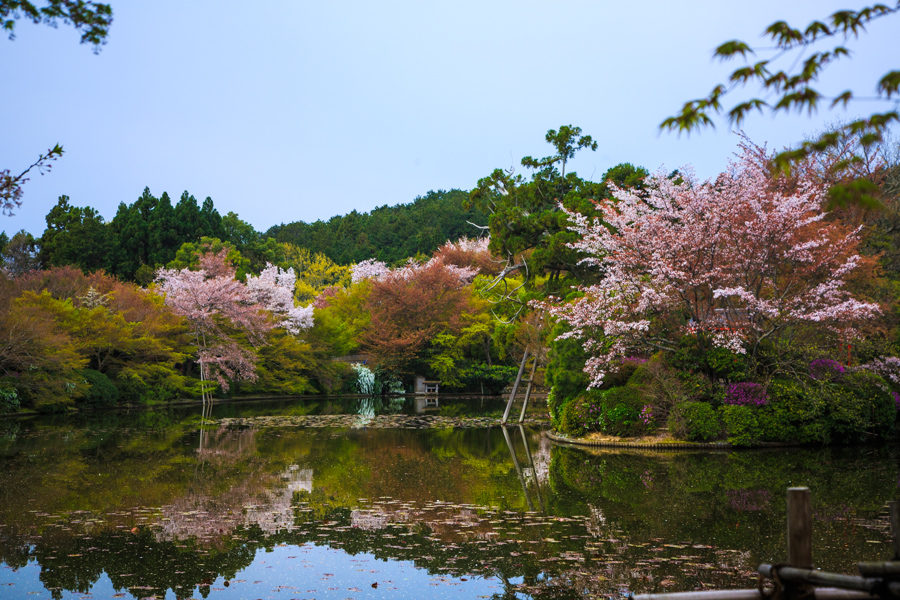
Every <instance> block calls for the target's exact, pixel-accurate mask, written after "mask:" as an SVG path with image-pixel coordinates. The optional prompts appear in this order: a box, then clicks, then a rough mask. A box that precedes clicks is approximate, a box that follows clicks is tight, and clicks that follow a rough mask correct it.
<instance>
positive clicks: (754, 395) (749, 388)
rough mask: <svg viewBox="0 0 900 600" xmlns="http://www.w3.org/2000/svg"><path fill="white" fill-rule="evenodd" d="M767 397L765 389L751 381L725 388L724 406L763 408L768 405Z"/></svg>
mask: <svg viewBox="0 0 900 600" xmlns="http://www.w3.org/2000/svg"><path fill="white" fill-rule="evenodd" d="M768 402H769V396H768V394H766V388H764V387H763V386H761V385H760V384H758V383H753V382H752V381H744V382H742V383H732V384H731V385H729V386H727V387H726V388H725V400H723V403H724V404H728V405H731V406H764V405H766V404H768Z"/></svg>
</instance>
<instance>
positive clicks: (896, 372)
mask: <svg viewBox="0 0 900 600" xmlns="http://www.w3.org/2000/svg"><path fill="white" fill-rule="evenodd" d="M856 368H857V369H859V370H863V371H869V372H871V373H875V374H876V375H878V376H879V377H881V378H882V379H884V380H885V381H889V382H891V383H893V384H894V385H900V358H897V357H896V356H882V357H881V358H876V359H874V360H872V361H870V362H868V363H866V364H864V365H860V366H859V367H856Z"/></svg>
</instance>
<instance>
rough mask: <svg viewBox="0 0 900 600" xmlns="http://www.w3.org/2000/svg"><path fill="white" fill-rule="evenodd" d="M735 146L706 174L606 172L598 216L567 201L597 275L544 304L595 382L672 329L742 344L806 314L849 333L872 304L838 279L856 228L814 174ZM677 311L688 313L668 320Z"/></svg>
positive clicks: (660, 345) (845, 269)
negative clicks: (576, 292)
mask: <svg viewBox="0 0 900 600" xmlns="http://www.w3.org/2000/svg"><path fill="white" fill-rule="evenodd" d="M741 147H742V150H743V152H742V154H741V155H740V156H739V157H738V160H736V161H734V162H732V163H731V164H730V167H729V170H728V171H727V172H726V173H723V174H721V175H720V176H719V177H718V178H716V179H715V180H713V181H706V182H699V181H696V179H695V177H694V175H693V173H692V171H691V170H690V169H686V170H684V171H682V172H681V173H680V176H679V177H678V178H674V177H669V176H668V174H667V173H666V172H665V171H660V172H659V173H657V175H656V176H655V177H652V178H650V179H649V181H648V182H646V185H645V188H644V190H645V191H633V190H623V189H618V188H616V187H615V186H614V185H612V184H610V187H611V188H612V190H613V196H614V197H615V201H614V202H609V203H607V204H598V210H599V212H600V214H601V216H600V217H599V218H592V217H588V216H585V215H582V214H579V213H575V212H568V211H567V214H568V216H569V219H570V221H571V223H572V225H571V227H570V229H571V230H572V231H575V232H576V233H578V234H579V236H580V239H579V240H578V241H577V242H575V243H573V244H571V247H573V248H575V249H577V250H580V251H581V252H583V253H584V255H585V258H584V259H583V260H582V263H583V264H589V265H594V266H595V267H596V268H597V269H598V271H599V272H600V273H602V274H603V277H602V279H601V280H600V282H599V283H597V284H595V285H591V286H586V287H583V288H582V290H583V292H584V297H582V298H580V299H578V300H576V301H574V302H572V303H570V304H561V303H558V302H554V301H550V302H548V303H546V307H547V308H548V309H549V312H550V313H551V315H553V316H554V317H556V318H557V319H559V320H561V321H564V322H566V323H567V324H569V326H570V327H571V331H570V332H569V333H568V334H565V335H564V337H574V338H579V339H582V340H583V341H584V347H585V349H586V350H587V351H588V352H589V353H590V354H591V358H590V359H589V360H588V363H587V365H586V368H585V371H586V372H587V373H588V374H589V375H590V376H591V385H592V387H596V386H597V385H599V384H600V383H601V381H602V380H603V377H604V375H605V373H606V372H608V371H611V370H612V369H613V368H614V366H615V365H616V363H617V360H618V359H619V358H620V357H622V356H627V355H628V354H630V353H632V352H634V351H638V352H640V353H643V352H647V351H657V350H660V349H666V348H671V347H672V341H673V338H672V336H673V335H704V336H707V337H708V339H709V340H710V341H711V342H712V343H713V344H714V345H716V346H719V347H722V348H727V349H728V350H730V351H732V352H736V353H744V352H746V351H747V350H748V349H752V348H754V346H755V345H756V344H758V343H759V341H760V340H762V339H765V338H771V337H775V336H777V335H778V334H779V333H780V332H782V331H784V330H786V329H787V328H789V327H793V326H797V325H803V324H816V325H823V326H825V327H827V328H831V329H832V330H834V331H840V332H841V333H842V334H843V335H845V336H852V335H855V334H856V330H855V329H854V325H855V324H856V323H858V322H860V321H861V320H863V319H866V318H869V317H872V316H875V315H877V314H879V312H880V311H879V308H878V306H877V305H875V304H872V303H867V302H862V301H859V300H857V299H855V298H853V297H852V296H851V295H850V293H849V292H848V291H847V290H846V289H845V285H844V284H845V278H846V277H847V275H848V274H849V273H850V272H851V271H853V269H855V268H856V267H857V265H858V264H859V261H860V257H859V255H857V254H856V253H855V249H856V246H857V243H858V230H857V231H854V232H850V233H847V232H845V231H842V230H840V229H839V226H838V225H836V224H834V223H831V222H829V221H825V220H824V217H825V212H823V210H822V201H823V198H824V190H823V189H822V187H821V186H820V185H818V184H817V183H816V182H815V181H813V180H812V179H811V178H806V179H804V177H807V176H805V175H801V176H800V178H799V181H797V182H796V185H794V186H793V187H790V188H788V187H787V186H779V185H776V184H775V183H773V181H772V179H771V178H770V175H769V171H768V167H767V165H768V155H767V154H766V152H765V150H764V149H762V148H758V147H755V146H751V145H750V144H743V145H742V146H741ZM563 210H565V209H563ZM679 314H684V315H687V318H686V319H684V320H682V321H681V322H680V323H679V322H677V321H676V322H675V323H672V322H671V321H668V322H665V319H666V318H675V317H674V315H679ZM663 322H665V326H662V325H660V323H663Z"/></svg>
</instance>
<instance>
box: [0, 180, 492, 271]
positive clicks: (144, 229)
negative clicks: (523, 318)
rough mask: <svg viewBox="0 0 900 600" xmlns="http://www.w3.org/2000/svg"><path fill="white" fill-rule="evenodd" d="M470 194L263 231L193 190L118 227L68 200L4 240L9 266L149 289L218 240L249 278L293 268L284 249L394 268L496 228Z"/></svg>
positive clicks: (141, 206)
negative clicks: (41, 225)
mask: <svg viewBox="0 0 900 600" xmlns="http://www.w3.org/2000/svg"><path fill="white" fill-rule="evenodd" d="M467 199H468V194H467V193H466V192H462V191H460V190H451V191H449V192H444V191H431V192H428V193H427V194H426V195H425V196H420V197H418V198H416V199H415V200H414V201H413V202H410V203H408V204H397V205H395V206H382V207H379V208H376V209H374V210H372V212H370V213H359V212H357V211H355V210H354V211H353V212H351V213H349V214H347V215H343V216H341V215H338V216H335V217H332V218H331V219H329V220H328V221H327V222H325V221H316V222H314V223H311V224H308V223H304V222H303V221H295V222H292V223H288V224H282V225H276V226H274V227H272V228H270V229H269V231H268V232H266V233H261V232H259V231H256V230H255V229H254V228H253V226H252V225H250V224H249V223H247V222H246V221H243V220H241V219H240V217H238V215H237V214H235V213H233V212H229V213H228V214H226V215H225V216H222V215H220V214H219V211H218V210H217V209H216V207H215V204H214V202H213V200H212V198H209V197H207V198H206V199H205V200H204V201H203V202H202V204H201V203H199V202H198V201H197V199H196V198H195V197H194V196H193V195H191V194H190V193H188V192H187V191H185V192H184V193H182V195H181V197H180V199H179V200H178V202H177V203H174V204H173V202H172V200H171V198H170V197H169V195H168V194H167V193H166V192H163V193H162V195H160V196H159V197H156V196H154V195H153V194H152V193H151V192H150V189H149V188H144V192H143V193H142V194H141V196H140V197H138V199H137V200H135V201H134V202H133V203H131V204H126V203H124V202H123V203H121V204H119V208H118V210H117V212H116V215H115V216H114V217H113V218H112V220H110V221H108V222H107V221H105V220H104V219H103V217H102V216H101V215H100V214H99V213H98V212H97V211H96V210H95V209H94V208H92V207H90V206H85V207H79V206H75V205H73V204H72V202H71V198H69V197H68V196H61V197H60V198H59V200H58V202H57V204H56V206H54V207H53V208H52V209H51V210H50V212H49V213H48V214H47V216H46V221H47V228H46V230H45V231H44V232H43V234H42V235H40V236H37V235H36V233H35V232H19V234H15V235H12V234H8V233H6V232H4V233H0V251H2V258H3V263H4V265H5V268H6V269H7V270H8V271H11V272H17V273H18V272H26V271H29V270H32V269H34V268H40V267H42V266H43V267H51V266H64V265H72V266H77V267H78V268H80V269H81V270H82V271H83V272H85V273H91V272H94V271H98V270H101V269H102V270H103V271H105V272H106V273H108V274H110V275H115V276H117V277H118V278H119V279H121V280H123V281H135V282H138V283H141V284H147V283H148V282H149V281H150V280H152V279H153V276H154V273H155V271H156V269H157V268H159V267H162V266H166V265H168V264H169V263H171V262H172V261H175V260H176V255H177V254H178V251H179V249H181V248H182V246H183V245H184V244H197V243H199V242H200V241H201V240H202V239H203V238H215V239H218V240H221V241H222V242H225V243H227V244H230V245H231V246H232V247H234V248H235V249H237V250H238V251H239V252H240V253H241V255H242V257H243V259H244V260H245V261H246V264H245V265H244V269H243V270H244V271H249V272H254V273H259V272H260V271H261V270H262V269H263V268H265V265H266V263H267V262H269V263H272V264H283V263H284V262H285V260H286V257H285V251H284V248H283V247H279V245H281V244H292V245H294V246H296V247H299V248H304V249H306V250H307V251H309V252H310V253H312V254H314V255H315V254H320V255H323V256H325V257H327V258H328V259H330V260H331V261H332V262H333V263H336V264H339V265H350V264H353V263H357V262H360V261H362V260H366V259H369V258H377V259H378V260H381V261H384V262H386V263H389V264H396V263H402V262H405V261H406V259H407V258H409V257H412V256H417V255H419V256H422V255H431V253H432V252H434V251H435V250H437V248H438V247H439V246H441V244H443V243H445V242H446V241H447V240H456V239H458V238H459V237H462V236H466V235H468V236H470V237H471V236H474V235H477V234H478V233H479V229H477V228H476V227H474V226H473V225H471V224H469V223H470V222H471V223H477V224H485V223H487V215H486V214H485V213H483V212H482V211H480V210H479V209H477V208H473V209H466V208H464V207H463V204H464V203H465V201H466V200H467Z"/></svg>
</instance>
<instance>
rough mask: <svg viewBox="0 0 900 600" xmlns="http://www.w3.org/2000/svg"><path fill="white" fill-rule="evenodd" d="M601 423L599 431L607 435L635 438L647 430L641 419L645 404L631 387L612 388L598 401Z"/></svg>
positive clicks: (635, 389) (637, 392)
mask: <svg viewBox="0 0 900 600" xmlns="http://www.w3.org/2000/svg"><path fill="white" fill-rule="evenodd" d="M599 404H600V411H601V413H602V418H603V423H602V425H601V427H600V431H602V432H603V433H607V434H609V435H618V436H636V435H641V434H642V433H644V432H645V431H646V430H647V424H646V423H645V422H644V420H643V419H642V418H641V411H642V410H643V408H644V406H645V405H646V402H644V397H643V395H642V394H641V391H640V390H639V389H638V388H636V387H633V386H624V387H617V388H612V389H610V390H606V391H605V392H603V395H602V396H601V398H600V401H599Z"/></svg>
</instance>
